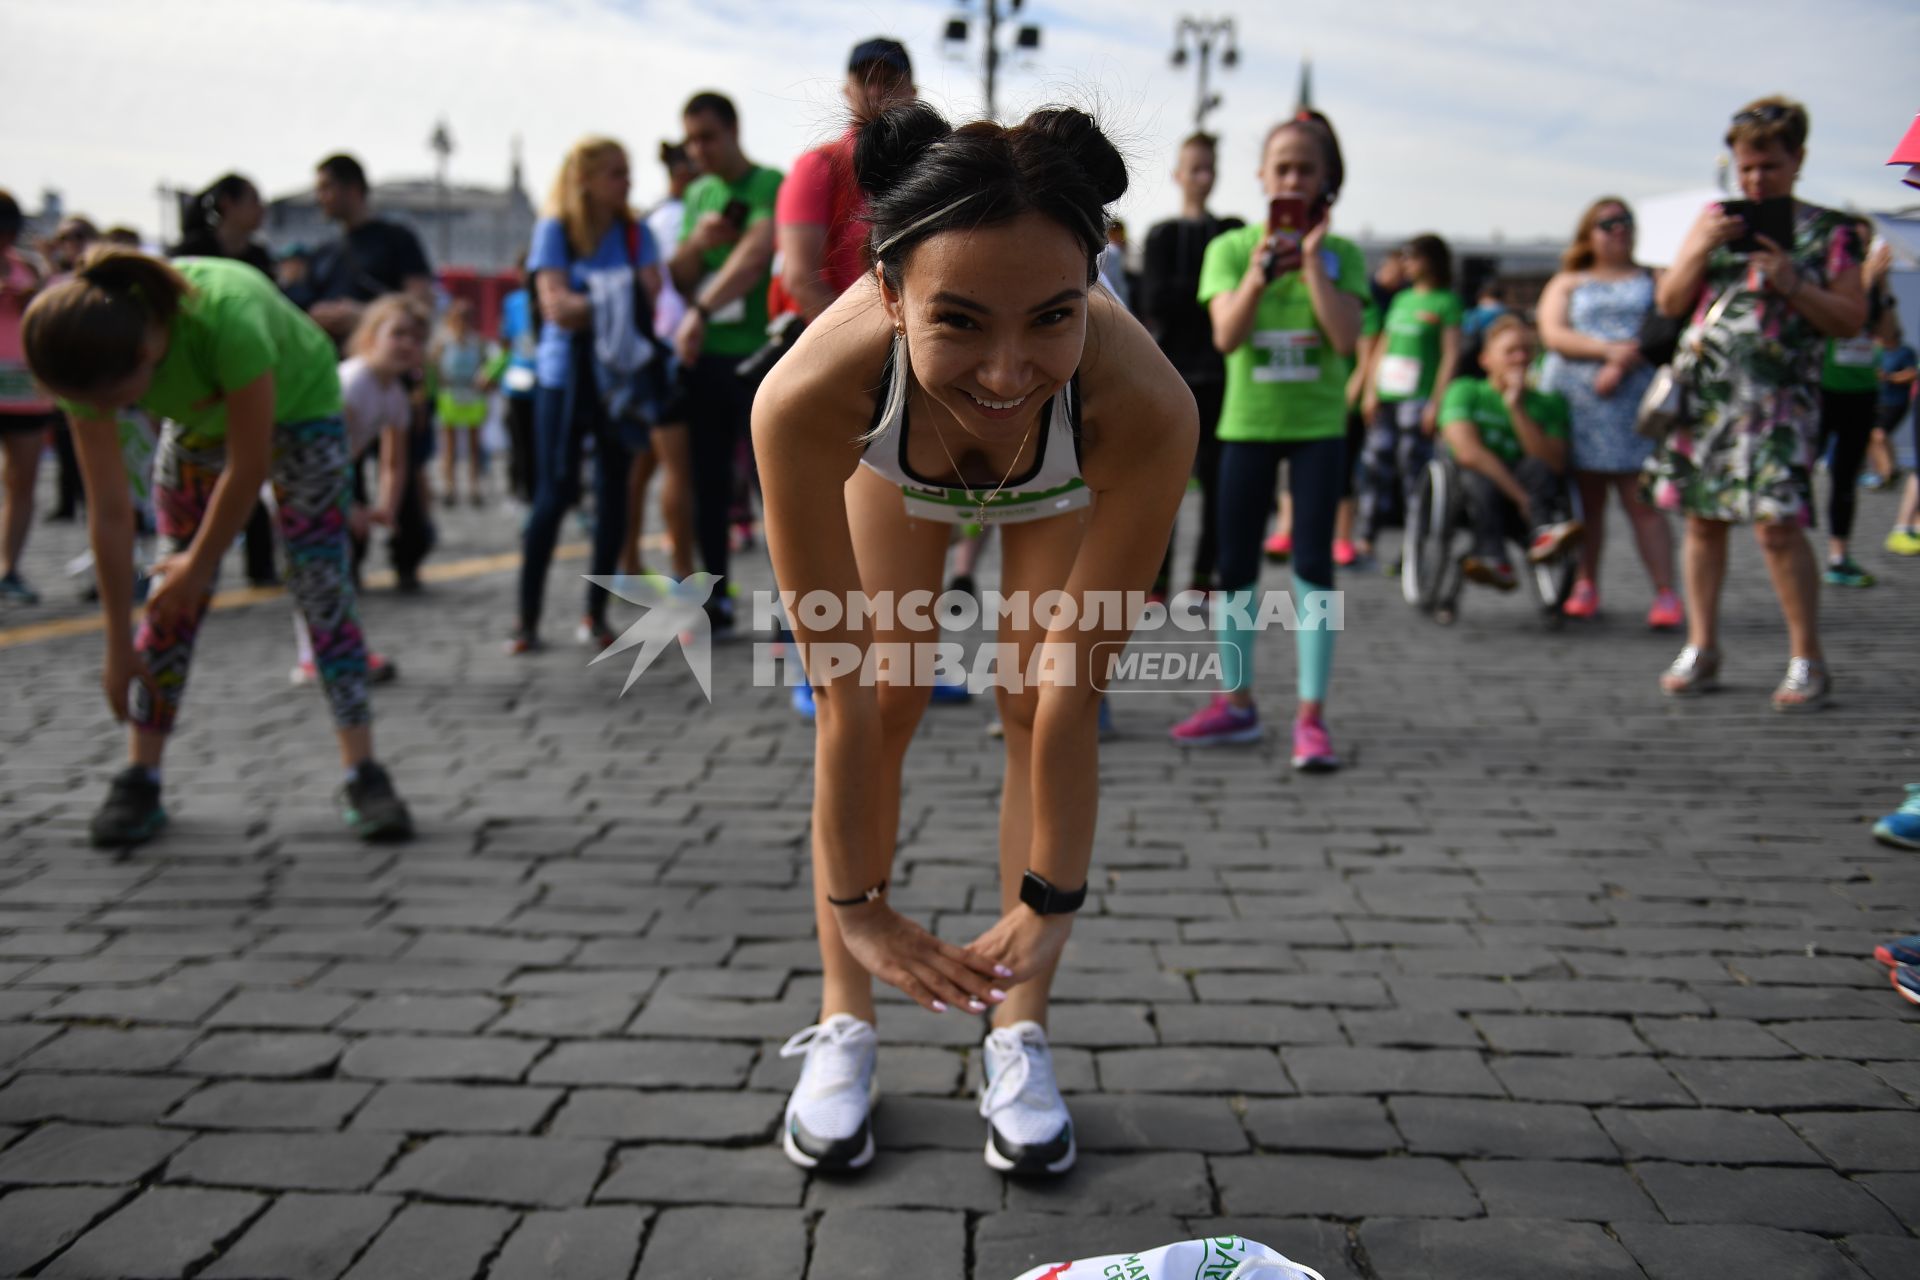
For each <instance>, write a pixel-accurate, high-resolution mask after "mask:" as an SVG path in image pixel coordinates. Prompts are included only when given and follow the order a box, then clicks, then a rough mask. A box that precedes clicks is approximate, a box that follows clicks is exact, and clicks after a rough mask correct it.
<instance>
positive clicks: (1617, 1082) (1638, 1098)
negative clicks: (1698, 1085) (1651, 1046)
mask: <svg viewBox="0 0 1920 1280" xmlns="http://www.w3.org/2000/svg"><path fill="white" fill-rule="evenodd" d="M1488 1065H1489V1066H1490V1067H1491V1068H1492V1070H1493V1073H1494V1074H1495V1075H1497V1076H1499V1077H1500V1081H1501V1083H1502V1084H1504V1085H1506V1087H1507V1091H1508V1092H1509V1093H1511V1094H1512V1095H1513V1096H1514V1097H1516V1098H1520V1099H1524V1100H1526V1101H1529V1102H1585V1103H1590V1104H1591V1103H1625V1104H1628V1105H1639V1106H1656V1105H1663V1104H1664V1105H1669V1106H1683V1105H1686V1104H1688V1103H1691V1102H1692V1101H1693V1098H1692V1097H1690V1096H1689V1095H1688V1093H1687V1091H1686V1090H1685V1089H1682V1088H1681V1087H1680V1085H1679V1084H1678V1083H1677V1082H1676V1081H1675V1080H1674V1078H1673V1077H1672V1076H1671V1075H1668V1074H1667V1072H1666V1070H1665V1068H1663V1067H1662V1066H1661V1065H1660V1064H1659V1063H1657V1062H1653V1061H1650V1060H1648V1059H1645V1058H1495V1059H1494V1060H1493V1061H1492V1062H1491V1063H1489V1064H1488Z"/></svg>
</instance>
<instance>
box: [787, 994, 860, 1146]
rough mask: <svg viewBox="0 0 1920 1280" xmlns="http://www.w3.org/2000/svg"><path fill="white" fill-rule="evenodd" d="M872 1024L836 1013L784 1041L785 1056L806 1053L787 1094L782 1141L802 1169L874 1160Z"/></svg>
mask: <svg viewBox="0 0 1920 1280" xmlns="http://www.w3.org/2000/svg"><path fill="white" fill-rule="evenodd" d="M878 1050H879V1042H878V1041H877V1040H876V1039H875V1037H874V1034H873V1024H872V1023H869V1022H862V1021H861V1020H860V1019H858V1018H856V1017H854V1016H853V1015H852V1014H850V1013H836V1014H834V1015H833V1016H832V1017H831V1018H828V1019H827V1020H826V1021H825V1022H822V1023H820V1024H819V1025H818V1026H813V1027H808V1028H807V1029H806V1030H805V1031H802V1032H800V1033H799V1034H798V1035H796V1036H794V1037H793V1039H791V1040H789V1041H787V1043H786V1044H785V1045H783V1046H782V1047H781V1049H780V1056H781V1057H783V1058H797V1057H800V1056H801V1055H803V1054H804V1055H805V1056H806V1059H807V1063H806V1065H805V1066H804V1067H802V1068H801V1069H800V1083H798V1084H796V1085H794V1087H793V1095H792V1096H791V1097H789V1098H788V1099H787V1119H786V1123H785V1124H784V1125H782V1126H781V1140H780V1145H781V1146H782V1147H784V1148H785V1149H786V1153H787V1159H789V1160H791V1161H793V1162H794V1163H795V1164H797V1165H799V1166H800V1167H801V1168H802V1169H825V1170H841V1169H859V1168H863V1167H864V1166H865V1165H866V1164H867V1162H868V1161H870V1160H872V1159H873V1124H872V1121H871V1120H870V1118H869V1117H870V1115H871V1113H872V1111H873V1107H874V1104H875V1103H877V1102H879V1100H880V1084H879V1081H878V1080H876V1079H875V1078H874V1059H875V1057H876V1056H877V1054H878Z"/></svg>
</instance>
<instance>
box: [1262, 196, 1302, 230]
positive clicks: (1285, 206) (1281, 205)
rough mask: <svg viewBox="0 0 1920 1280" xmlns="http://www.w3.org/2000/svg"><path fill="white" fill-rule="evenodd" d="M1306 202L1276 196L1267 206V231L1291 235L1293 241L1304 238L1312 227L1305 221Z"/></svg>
mask: <svg viewBox="0 0 1920 1280" xmlns="http://www.w3.org/2000/svg"><path fill="white" fill-rule="evenodd" d="M1308 212H1309V211H1308V209H1307V202H1306V201H1305V200H1302V199H1301V198H1300V197H1299V196H1278V197H1275V198H1274V200H1272V201H1271V202H1270V203H1269V204H1268V205H1267V231H1268V233H1269V234H1272V233H1274V232H1279V233H1281V234H1284V235H1291V236H1292V237H1293V238H1294V239H1295V240H1298V239H1300V238H1301V237H1303V236H1305V235H1306V234H1307V232H1308V230H1310V229H1311V228H1312V226H1313V224H1312V223H1311V222H1309V221H1308V220H1307V215H1308Z"/></svg>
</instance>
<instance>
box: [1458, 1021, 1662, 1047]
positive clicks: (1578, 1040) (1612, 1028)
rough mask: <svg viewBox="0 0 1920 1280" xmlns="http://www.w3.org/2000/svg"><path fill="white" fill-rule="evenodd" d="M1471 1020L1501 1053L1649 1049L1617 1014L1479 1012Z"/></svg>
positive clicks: (1489, 1042)
mask: <svg viewBox="0 0 1920 1280" xmlns="http://www.w3.org/2000/svg"><path fill="white" fill-rule="evenodd" d="M1474 1023H1475V1025H1477V1026H1478V1027H1479V1028H1480V1033H1481V1034H1482V1035H1484V1036H1485V1037H1486V1038H1487V1043H1488V1044H1490V1045H1492V1046H1493V1047H1494V1048H1495V1049H1496V1050H1498V1051H1499V1052H1501V1053H1549V1054H1564V1055H1567V1056H1570V1057H1581V1058H1607V1057H1613V1056H1615V1055H1620V1054H1641V1053H1647V1052H1648V1051H1649V1050H1648V1048H1647V1045H1646V1043H1645V1042H1644V1041H1643V1040H1641V1039H1640V1037H1639V1036H1637V1035H1635V1034H1634V1033H1633V1028H1632V1026H1630V1025H1629V1024H1628V1023H1627V1022H1625V1021H1624V1020H1622V1019H1619V1018H1595V1017H1582V1016H1579V1015H1556V1014H1500V1013H1482V1014H1478V1015H1476V1016H1475V1017H1474Z"/></svg>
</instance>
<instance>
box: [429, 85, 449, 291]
mask: <svg viewBox="0 0 1920 1280" xmlns="http://www.w3.org/2000/svg"><path fill="white" fill-rule="evenodd" d="M427 146H428V147H430V148H431V149H432V150H433V156H434V161H433V189H434V197H435V202H436V203H437V204H438V205H439V210H440V236H439V240H440V265H441V266H443V267H444V266H446V265H448V264H449V263H450V262H451V261H452V260H453V215H452V213H451V211H450V210H449V209H448V207H447V161H448V159H449V158H450V157H451V156H452V155H453V133H452V132H451V131H450V130H449V129H448V128H447V122H446V121H445V120H441V121H439V122H438V123H436V124H435V125H434V126H433V136H432V137H430V138H428V139H427Z"/></svg>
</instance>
